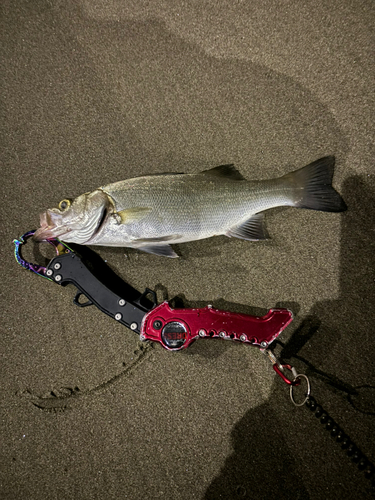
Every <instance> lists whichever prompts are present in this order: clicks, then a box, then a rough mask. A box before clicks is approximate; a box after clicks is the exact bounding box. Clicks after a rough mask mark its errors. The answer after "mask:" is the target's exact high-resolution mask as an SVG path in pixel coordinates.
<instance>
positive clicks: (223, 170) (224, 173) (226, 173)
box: [201, 163, 245, 181]
mask: <svg viewBox="0 0 375 500" xmlns="http://www.w3.org/2000/svg"><path fill="white" fill-rule="evenodd" d="M201 174H203V175H211V176H215V177H226V178H227V179H232V180H233V181H244V180H245V177H244V176H243V175H242V174H240V172H239V171H238V170H237V169H236V167H235V166H234V165H233V163H231V164H230V165H219V166H218V167H214V168H210V169H209V170H203V172H201Z"/></svg>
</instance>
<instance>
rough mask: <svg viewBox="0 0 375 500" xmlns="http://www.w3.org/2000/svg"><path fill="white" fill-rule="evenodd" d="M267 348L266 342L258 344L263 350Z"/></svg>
mask: <svg viewBox="0 0 375 500" xmlns="http://www.w3.org/2000/svg"><path fill="white" fill-rule="evenodd" d="M267 346H268V344H267V342H265V341H264V340H263V342H261V343H260V347H263V349H265V348H266V347H267Z"/></svg>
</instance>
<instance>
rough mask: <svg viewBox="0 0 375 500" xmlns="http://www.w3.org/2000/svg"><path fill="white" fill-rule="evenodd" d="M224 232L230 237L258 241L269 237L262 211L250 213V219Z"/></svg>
mask: <svg viewBox="0 0 375 500" xmlns="http://www.w3.org/2000/svg"><path fill="white" fill-rule="evenodd" d="M225 234H226V236H229V237H230V238H239V239H241V240H248V241H259V240H266V239H268V238H269V235H268V232H267V229H266V225H265V221H264V214H263V213H259V214H255V215H252V216H251V217H250V219H248V220H247V221H245V222H243V223H242V224H240V225H238V226H234V227H231V228H230V229H229V231H227V232H226V233H225Z"/></svg>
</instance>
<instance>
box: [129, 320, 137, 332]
mask: <svg viewBox="0 0 375 500" xmlns="http://www.w3.org/2000/svg"><path fill="white" fill-rule="evenodd" d="M137 328H138V325H137V323H135V322H134V323H132V324H131V325H130V330H136V329H137Z"/></svg>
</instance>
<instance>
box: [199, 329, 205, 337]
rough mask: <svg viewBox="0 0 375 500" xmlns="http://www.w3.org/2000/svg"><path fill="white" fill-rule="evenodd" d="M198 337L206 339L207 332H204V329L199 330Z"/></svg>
mask: <svg viewBox="0 0 375 500" xmlns="http://www.w3.org/2000/svg"><path fill="white" fill-rule="evenodd" d="M198 335H199V336H200V337H205V336H206V330H203V329H202V330H199V332H198Z"/></svg>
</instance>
